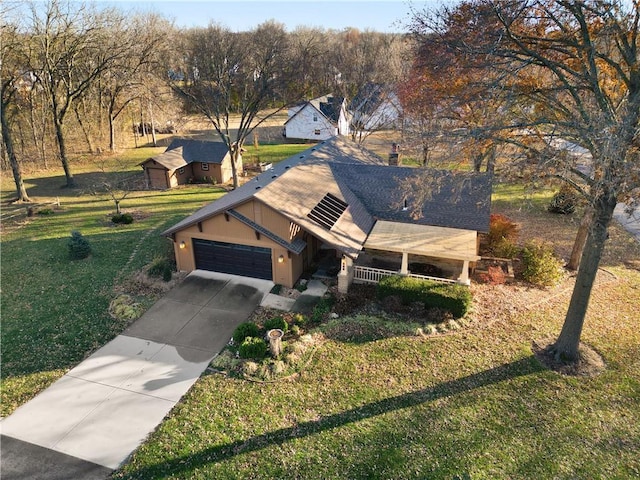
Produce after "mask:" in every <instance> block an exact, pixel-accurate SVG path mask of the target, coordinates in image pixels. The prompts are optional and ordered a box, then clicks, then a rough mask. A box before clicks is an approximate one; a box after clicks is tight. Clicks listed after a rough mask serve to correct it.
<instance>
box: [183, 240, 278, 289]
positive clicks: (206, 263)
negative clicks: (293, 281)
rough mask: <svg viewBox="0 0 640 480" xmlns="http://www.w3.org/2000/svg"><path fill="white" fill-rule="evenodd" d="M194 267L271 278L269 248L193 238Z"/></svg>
mask: <svg viewBox="0 0 640 480" xmlns="http://www.w3.org/2000/svg"><path fill="white" fill-rule="evenodd" d="M193 251H194V256H195V263H196V268H197V269H200V270H209V271H214V272H222V273H230V274H233V275H241V276H245V277H253V278H262V279H266V280H271V279H272V278H273V273H272V264H271V249H269V248H264V247H254V246H250V245H238V244H233V243H225V242H215V241H212V240H203V239H198V238H194V239H193Z"/></svg>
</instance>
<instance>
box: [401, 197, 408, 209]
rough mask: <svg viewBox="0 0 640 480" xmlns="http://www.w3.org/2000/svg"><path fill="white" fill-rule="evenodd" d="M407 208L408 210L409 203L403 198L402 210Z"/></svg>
mask: <svg viewBox="0 0 640 480" xmlns="http://www.w3.org/2000/svg"><path fill="white" fill-rule="evenodd" d="M407 210H409V205H408V203H407V199H406V198H405V199H404V200H403V202H402V211H403V212H406V211H407Z"/></svg>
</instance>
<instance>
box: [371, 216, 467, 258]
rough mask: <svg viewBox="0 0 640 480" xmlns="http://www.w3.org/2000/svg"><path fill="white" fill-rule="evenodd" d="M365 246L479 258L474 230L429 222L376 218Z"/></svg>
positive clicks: (432, 255) (442, 255) (388, 250)
mask: <svg viewBox="0 0 640 480" xmlns="http://www.w3.org/2000/svg"><path fill="white" fill-rule="evenodd" d="M364 246H365V248H372V249H375V250H383V251H387V252H399V253H403V252H406V253H410V254H414V255H425V256H429V257H436V258H449V259H453V260H468V261H471V262H474V261H477V260H479V259H480V257H479V256H478V255H477V254H476V232H475V231H472V230H461V229H458V228H446V227H434V226H432V225H415V224H408V223H398V222H385V221H378V222H376V225H375V226H374V227H373V230H372V231H371V233H370V234H369V236H368V237H367V241H366V242H365V244H364Z"/></svg>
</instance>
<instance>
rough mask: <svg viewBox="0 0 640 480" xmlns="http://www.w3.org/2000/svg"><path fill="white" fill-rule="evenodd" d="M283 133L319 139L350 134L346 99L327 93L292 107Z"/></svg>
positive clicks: (295, 136) (308, 138)
mask: <svg viewBox="0 0 640 480" xmlns="http://www.w3.org/2000/svg"><path fill="white" fill-rule="evenodd" d="M283 135H284V136H285V137H286V138H295V139H301V140H318V141H323V140H328V139H330V138H333V137H336V136H338V135H349V116H348V113H347V107H346V100H345V99H344V98H343V97H334V96H332V95H325V96H322V97H318V98H314V99H313V100H309V101H307V102H303V103H300V104H298V105H296V106H294V107H291V108H290V109H289V114H288V118H287V121H286V122H285V124H284V130H283Z"/></svg>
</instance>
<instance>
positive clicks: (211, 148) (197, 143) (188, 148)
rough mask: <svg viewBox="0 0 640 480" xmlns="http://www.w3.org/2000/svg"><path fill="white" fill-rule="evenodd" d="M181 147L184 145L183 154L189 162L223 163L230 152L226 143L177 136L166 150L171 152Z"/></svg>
mask: <svg viewBox="0 0 640 480" xmlns="http://www.w3.org/2000/svg"><path fill="white" fill-rule="evenodd" d="M179 147H182V156H183V157H184V159H185V161H186V162H187V163H193V162H205V163H222V160H224V157H225V156H226V155H227V153H229V149H228V148H227V145H226V144H225V143H222V142H215V141H211V140H195V139H192V138H175V139H173V141H172V142H171V143H170V144H169V146H168V147H167V150H166V151H167V152H169V151H171V150H174V149H177V148H179Z"/></svg>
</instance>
